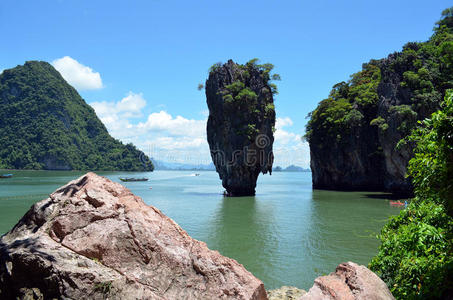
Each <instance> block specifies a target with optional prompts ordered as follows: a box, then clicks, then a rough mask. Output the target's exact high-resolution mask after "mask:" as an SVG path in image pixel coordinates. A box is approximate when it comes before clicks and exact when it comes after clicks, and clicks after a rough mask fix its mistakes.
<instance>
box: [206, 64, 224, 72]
mask: <svg viewBox="0 0 453 300" xmlns="http://www.w3.org/2000/svg"><path fill="white" fill-rule="evenodd" d="M221 67H222V63H221V62H216V63H215V64H213V65H212V66H211V67H210V68H209V73H211V72H215V71H216V70H218V69H220V68H221Z"/></svg>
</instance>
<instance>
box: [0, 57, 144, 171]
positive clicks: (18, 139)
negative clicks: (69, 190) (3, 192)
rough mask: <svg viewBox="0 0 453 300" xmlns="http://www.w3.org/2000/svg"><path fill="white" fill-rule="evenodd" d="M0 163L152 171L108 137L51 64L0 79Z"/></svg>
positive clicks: (136, 154) (11, 72) (134, 153)
mask: <svg viewBox="0 0 453 300" xmlns="http://www.w3.org/2000/svg"><path fill="white" fill-rule="evenodd" d="M0 165H1V166H2V167H4V168H11V169H37V170H38V169H43V168H45V166H46V165H53V168H67V169H73V170H92V171H96V170H123V171H142V170H148V171H152V170H153V165H152V163H151V161H150V160H149V158H148V157H147V156H146V155H144V154H143V152H141V151H139V150H137V149H136V148H135V146H134V145H132V144H127V145H124V144H123V143H121V142H120V141H118V140H116V139H114V138H112V137H111V136H110V135H109V133H108V132H107V129H106V128H105V126H104V125H103V124H102V122H101V121H100V120H99V119H98V118H97V116H96V114H95V112H94V110H93V108H91V107H90V106H89V105H87V104H86V103H85V101H84V100H83V99H82V98H81V97H80V96H79V94H78V93H77V91H76V90H75V89H74V88H73V87H71V86H70V85H69V84H67V83H66V81H65V80H64V79H63V78H62V77H61V75H60V73H58V72H57V71H56V70H55V69H54V68H53V67H52V66H51V65H50V64H48V63H45V62H36V61H33V62H27V63H25V65H23V66H18V67H16V68H14V69H10V70H5V71H3V73H2V74H1V75H0Z"/></svg>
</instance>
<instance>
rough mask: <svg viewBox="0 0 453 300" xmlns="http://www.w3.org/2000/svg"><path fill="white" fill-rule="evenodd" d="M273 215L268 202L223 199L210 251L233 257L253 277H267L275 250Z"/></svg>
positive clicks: (272, 264) (276, 246) (211, 238)
mask: <svg viewBox="0 0 453 300" xmlns="http://www.w3.org/2000/svg"><path fill="white" fill-rule="evenodd" d="M273 211H274V208H273V206H272V204H271V203H270V202H269V201H265V200H260V199H259V198H257V197H235V198H223V200H221V202H220V204H219V208H218V210H217V212H216V213H215V214H214V217H213V219H212V228H211V230H212V231H211V233H210V234H209V238H208V240H209V247H210V248H211V249H216V250H219V251H220V253H221V254H223V255H225V256H228V257H233V258H234V259H236V260H237V261H238V262H239V263H241V264H243V265H244V266H245V267H246V268H247V270H249V271H250V272H252V273H253V274H260V275H264V274H266V273H267V272H266V271H267V270H269V269H274V268H275V266H274V263H275V261H273V258H274V257H275V252H276V250H277V249H278V237H277V235H276V231H277V230H276V228H275V227H276V222H275V217H274V214H273ZM260 279H261V280H264V281H266V278H262V277H260Z"/></svg>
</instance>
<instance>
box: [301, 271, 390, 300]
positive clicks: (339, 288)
mask: <svg viewBox="0 0 453 300" xmlns="http://www.w3.org/2000/svg"><path fill="white" fill-rule="evenodd" d="M394 299H395V298H394V297H393V295H392V293H390V291H389V289H388V288H387V285H386V284H385V283H384V282H383V281H382V280H381V279H380V278H379V277H378V276H377V275H376V274H374V273H373V272H371V271H370V270H369V269H368V268H366V267H365V266H359V265H358V264H356V263H353V262H347V263H342V264H340V265H339V266H338V267H337V269H336V270H335V272H334V273H331V274H330V275H327V276H321V277H318V278H316V279H315V284H314V285H313V286H312V287H311V288H310V290H309V291H308V293H306V294H305V295H303V296H302V297H301V298H300V300H394Z"/></svg>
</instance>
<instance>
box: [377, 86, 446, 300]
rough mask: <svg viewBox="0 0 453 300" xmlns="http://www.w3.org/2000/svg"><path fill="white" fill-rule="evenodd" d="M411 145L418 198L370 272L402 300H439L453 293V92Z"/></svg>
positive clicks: (391, 227) (394, 225)
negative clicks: (413, 145) (412, 147)
mask: <svg viewBox="0 0 453 300" xmlns="http://www.w3.org/2000/svg"><path fill="white" fill-rule="evenodd" d="M407 140H408V141H409V142H413V143H415V144H416V145H415V149H414V152H415V155H414V157H413V158H412V159H411V160H410V162H409V173H408V174H409V175H410V176H411V178H412V182H413V184H414V191H415V198H414V199H413V201H412V203H411V204H410V205H409V206H408V208H407V209H405V210H403V211H401V213H400V214H399V215H398V216H396V217H394V218H392V219H391V221H390V222H389V223H388V224H387V225H385V227H384V228H383V230H382V233H381V235H380V238H381V241H382V244H381V246H380V248H379V253H378V255H377V256H376V257H375V258H374V259H373V260H372V262H371V264H370V267H371V269H372V270H374V271H375V272H376V273H377V274H378V275H380V276H381V278H382V279H383V280H384V281H385V282H386V283H387V285H388V286H389V288H390V289H391V290H392V293H393V295H394V296H395V297H396V298H397V299H439V298H442V297H445V296H447V295H451V293H452V292H453V288H452V287H453V91H452V90H450V91H449V92H447V94H446V96H445V101H444V102H443V103H442V109H441V110H439V111H437V112H435V113H434V114H432V116H431V117H430V118H429V119H425V120H424V121H423V122H420V126H419V127H418V128H416V129H415V130H414V131H413V132H412V134H411V135H410V136H409V137H408V139H407Z"/></svg>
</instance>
